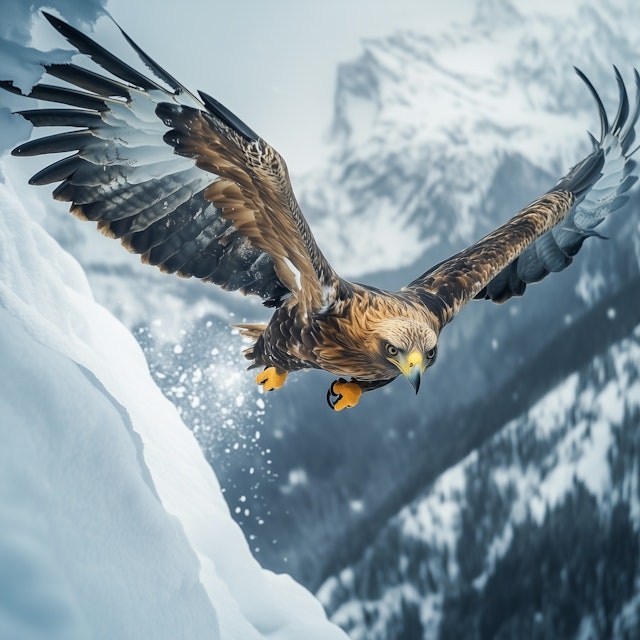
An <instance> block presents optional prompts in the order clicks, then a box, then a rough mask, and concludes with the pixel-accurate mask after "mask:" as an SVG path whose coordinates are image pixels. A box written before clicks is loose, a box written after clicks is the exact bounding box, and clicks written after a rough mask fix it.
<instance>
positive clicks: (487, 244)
mask: <svg viewBox="0 0 640 640" xmlns="http://www.w3.org/2000/svg"><path fill="white" fill-rule="evenodd" d="M614 70H615V75H616V80H617V82H618V87H619V93H620V103H619V107H618V112H617V114H616V116H615V118H614V120H613V122H612V123H611V124H609V121H608V118H607V115H606V112H605V110H604V107H603V105H602V101H601V100H600V97H599V96H598V94H597V92H596V91H595V89H594V88H593V85H592V84H591V83H590V82H589V80H588V79H587V78H586V77H585V76H584V74H583V73H582V72H580V71H579V70H577V69H576V71H577V73H578V75H579V76H580V77H581V78H582V79H583V80H584V82H585V83H586V85H587V87H588V88H589V90H590V91H591V93H592V95H593V97H594V98H595V101H596V104H597V106H598V111H599V115H600V124H601V135H600V140H596V139H595V138H593V136H592V137H591V138H592V142H593V151H592V152H591V154H590V155H589V156H587V157H586V158H585V159H584V160H582V161H581V162H579V163H578V164H577V165H576V166H575V167H573V168H572V169H571V170H570V171H569V173H568V174H567V175H566V176H564V177H563V178H562V179H561V180H560V181H559V182H558V183H557V184H556V186H555V187H553V189H551V190H550V191H548V192H547V193H546V194H545V195H543V196H542V197H541V198H539V199H538V200H536V201H535V202H533V203H531V204H530V205H529V206H527V207H525V208H524V209H523V210H522V211H520V212H519V213H518V214H517V215H516V216H514V217H513V218H512V219H511V220H509V222H507V223H506V224H504V225H502V226H501V227H499V228H498V229H496V230H495V231H493V232H492V233H490V234H489V235H487V236H486V237H484V238H483V239H482V240H480V241H479V242H476V243H475V244H473V245H471V246H470V247H468V248H467V249H464V250H463V251H461V252H460V253H457V254H455V255H454V256H452V257H451V258H449V259H447V260H445V261H444V262H441V263H440V264H437V265H435V266H434V267H432V268H431V269H430V270H429V271H427V272H426V273H424V274H422V275H421V276H420V277H419V278H416V279H415V280H414V281H413V282H411V283H410V284H409V285H408V286H407V287H406V290H407V291H409V292H412V293H414V294H416V295H418V296H419V297H420V298H421V299H422V300H423V301H424V302H425V303H427V304H430V306H431V307H433V308H435V309H437V310H439V311H440V320H441V322H442V324H443V325H444V324H446V323H447V322H449V321H450V320H451V319H452V318H453V317H454V316H455V314H456V313H457V312H458V311H459V310H460V308H461V307H462V306H463V305H464V304H466V303H467V302H468V301H469V300H471V299H473V298H484V299H489V300H493V301H495V302H504V301H505V300H507V299H509V298H510V297H512V296H517V295H522V294H523V293H524V290H525V288H526V286H527V284H529V283H533V282H538V281H539V280H542V278H544V277H545V276H546V275H548V274H549V273H550V272H553V271H561V270H562V269H564V268H566V267H567V266H568V265H569V264H571V261H572V259H573V256H575V254H576V253H577V252H578V251H579V249H580V247H581V246H582V243H583V242H584V240H585V239H586V238H588V237H590V236H594V235H595V236H598V235H599V234H598V232H597V231H596V230H595V227H596V226H597V225H598V224H600V223H601V222H602V221H603V220H604V219H605V218H606V216H607V215H608V214H609V213H610V212H611V211H614V210H616V209H618V208H619V207H621V206H622V205H623V204H624V203H625V202H626V200H627V196H626V195H624V194H625V192H626V191H628V189H629V188H630V187H631V186H632V185H633V183H634V182H635V181H636V180H637V176H635V175H632V174H631V172H632V170H633V168H634V167H635V164H636V163H635V161H634V160H632V159H631V158H630V156H631V155H632V154H633V153H634V151H635V149H634V150H630V149H631V145H632V144H633V141H634V138H635V130H634V127H635V124H636V122H637V120H638V116H639V115H640V77H639V75H638V72H637V71H636V72H635V76H634V77H635V89H636V97H635V102H634V104H633V107H632V108H630V105H629V99H628V96H627V91H626V89H625V86H624V82H623V81H622V78H621V77H620V73H619V72H618V70H617V69H615V67H614Z"/></svg>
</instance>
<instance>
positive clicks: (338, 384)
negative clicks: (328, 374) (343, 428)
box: [327, 378, 362, 411]
mask: <svg viewBox="0 0 640 640" xmlns="http://www.w3.org/2000/svg"><path fill="white" fill-rule="evenodd" d="M361 395H362V387H361V386H360V385H359V384H358V383H357V382H347V381H346V380H345V379H344V378H339V379H338V380H335V381H334V382H332V383H331V386H330V387H329V391H327V403H328V404H329V406H330V407H331V408H332V409H333V410H334V411H342V410H343V409H349V408H351V407H355V406H356V405H357V404H358V401H359V400H360V396H361Z"/></svg>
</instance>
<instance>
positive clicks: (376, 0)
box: [0, 0, 580, 176]
mask: <svg viewBox="0 0 640 640" xmlns="http://www.w3.org/2000/svg"><path fill="white" fill-rule="evenodd" d="M1 1H2V0H0V2H1ZM504 2H505V0H484V4H485V5H489V6H493V7H494V8H496V7H497V11H498V12H500V7H501V6H502V4H503V3H504ZM512 2H513V4H514V5H516V6H518V7H519V8H520V9H521V10H522V9H523V10H525V11H530V10H531V9H530V6H531V5H530V4H529V3H528V2H526V1H525V0H512ZM480 4H481V3H480V2H478V1H476V0H449V2H442V0H324V1H323V2H309V1H308V0H268V1H267V0H235V1H234V2H220V1H218V0H181V1H180V2H177V1H176V0H153V2H146V1H141V0H107V8H108V9H109V11H110V12H111V15H112V16H113V18H114V19H115V20H116V21H117V22H118V23H119V24H120V26H121V27H122V28H123V29H124V30H125V31H127V33H128V34H129V36H131V37H132V38H133V39H134V40H135V41H136V42H137V43H138V44H139V45H140V46H141V47H142V48H143V49H144V50H145V51H146V52H147V53H148V54H149V55H150V56H151V57H152V58H154V59H155V60H156V62H158V63H159V64H160V65H161V66H163V67H164V68H166V69H167V71H169V72H170V73H171V74H172V75H174V76H175V77H176V78H177V79H178V80H180V81H181V82H182V83H183V84H184V85H186V86H187V87H188V88H190V89H192V90H195V89H202V90H203V91H205V92H207V93H209V94H210V95H212V96H214V97H215V98H217V99H218V100H220V102H222V103H223V104H225V105H226V106H227V107H229V108H230V109H231V110H232V111H234V112H235V113H237V115H238V116H239V117H241V118H242V119H243V120H245V121H246V122H247V124H248V125H249V126H250V127H251V128H252V129H254V130H255V131H257V132H258V133H259V134H260V135H261V136H262V137H263V138H265V139H266V140H267V141H268V142H269V143H271V144H272V145H273V146H275V147H276V148H277V149H278V150H279V151H280V152H281V153H282V155H283V156H284V157H285V159H286V161H287V163H288V165H289V168H290V170H291V173H292V174H293V175H294V176H295V175H296V174H301V173H303V172H304V171H306V170H308V169H311V168H314V167H315V166H320V165H322V164H323V162H322V160H323V157H324V156H323V154H324V153H325V152H326V146H325V143H326V139H327V136H328V132H329V129H330V125H331V121H332V110H333V97H334V90H335V80H336V70H337V67H338V65H339V64H340V63H341V62H344V61H350V60H353V59H354V58H356V57H357V56H358V55H359V54H360V53H361V51H362V46H361V43H362V41H363V40H364V39H367V38H372V37H381V36H387V35H391V34H393V33H396V32H398V31H402V30H412V31H414V32H417V33H425V34H430V33H431V34H435V33H437V32H440V31H442V30H448V31H450V30H452V29H455V24H456V23H462V24H465V23H468V22H469V21H470V20H471V19H472V17H473V15H474V13H475V11H476V10H477V7H478V6H479V5H480ZM579 4H580V2H579V1H578V0H575V1H568V2H562V3H559V2H557V1H555V0H554V1H550V0H540V1H539V2H537V3H536V5H535V10H536V11H540V10H543V11H545V12H550V13H552V14H553V15H554V16H556V17H560V16H562V15H563V14H565V13H568V12H572V11H575V8H576V6H577V5H579ZM107 24H108V23H107V21H106V20H102V21H100V22H99V23H98V26H97V32H96V33H97V37H96V36H95V35H94V37H96V39H97V40H98V41H99V42H100V43H101V44H104V45H105V46H107V48H110V49H112V51H113V52H114V53H115V54H116V55H119V56H122V55H125V54H126V53H127V52H128V47H127V45H126V44H125V43H123V41H122V40H120V39H116V38H114V30H113V29H112V28H111V29H109V28H108V27H107V26H106V25H107ZM33 33H34V41H36V42H37V45H38V47H39V48H47V47H56V46H57V47H60V46H62V47H64V46H65V43H64V41H63V40H62V39H61V38H60V36H58V35H57V34H55V32H53V30H52V29H51V27H50V26H49V25H48V24H47V23H46V22H45V21H44V20H42V19H41V20H39V22H38V24H37V25H36V28H35V29H34V32H33ZM132 59H135V58H132Z"/></svg>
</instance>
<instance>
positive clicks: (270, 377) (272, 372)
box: [256, 367, 287, 391]
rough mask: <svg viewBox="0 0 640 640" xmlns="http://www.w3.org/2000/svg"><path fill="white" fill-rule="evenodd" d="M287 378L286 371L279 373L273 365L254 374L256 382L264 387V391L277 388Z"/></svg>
mask: <svg viewBox="0 0 640 640" xmlns="http://www.w3.org/2000/svg"><path fill="white" fill-rule="evenodd" d="M286 379H287V372H286V371H283V372H282V373H279V372H278V370H277V369H276V368H275V367H268V368H266V369H265V370H264V371H261V372H260V373H259V374H258V375H257V376H256V382H257V383H258V384H261V385H262V386H263V387H264V390H265V391H273V390H274V389H279V388H280V387H281V386H282V385H283V384H284V381H285V380H286Z"/></svg>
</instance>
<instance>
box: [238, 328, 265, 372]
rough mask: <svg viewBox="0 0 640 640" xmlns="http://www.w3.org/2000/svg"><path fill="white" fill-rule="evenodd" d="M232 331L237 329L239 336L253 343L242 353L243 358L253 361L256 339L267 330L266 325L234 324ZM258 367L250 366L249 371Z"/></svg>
mask: <svg viewBox="0 0 640 640" xmlns="http://www.w3.org/2000/svg"><path fill="white" fill-rule="evenodd" d="M231 326H232V327H233V328H234V329H237V330H238V331H239V332H240V335H241V336H244V337H245V338H250V339H251V340H253V341H254V343H253V344H252V345H251V346H250V347H248V348H246V349H245V350H244V351H243V352H242V353H243V354H244V357H245V358H246V359H247V360H255V357H256V355H255V351H254V349H255V346H256V345H255V342H256V341H257V340H258V338H260V336H261V335H262V334H263V332H264V330H265V329H266V328H267V325H266V324H251V323H244V322H239V323H235V324H232V325H231ZM255 366H258V365H257V364H254V365H252V366H250V367H249V369H253V367H255Z"/></svg>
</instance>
